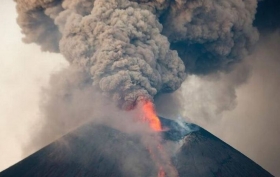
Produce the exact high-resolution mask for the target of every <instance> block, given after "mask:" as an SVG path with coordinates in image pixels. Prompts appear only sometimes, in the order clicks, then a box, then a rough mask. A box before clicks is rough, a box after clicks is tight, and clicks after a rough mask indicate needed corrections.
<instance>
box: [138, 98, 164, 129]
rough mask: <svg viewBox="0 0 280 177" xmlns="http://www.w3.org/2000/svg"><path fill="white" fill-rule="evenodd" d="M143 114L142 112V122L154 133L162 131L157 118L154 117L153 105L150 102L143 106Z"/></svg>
mask: <svg viewBox="0 0 280 177" xmlns="http://www.w3.org/2000/svg"><path fill="white" fill-rule="evenodd" d="M142 109H143V112H144V117H143V119H144V121H145V122H147V123H148V124H149V126H150V127H151V129H152V130H154V131H162V127H161V123H160V120H159V118H158V117H157V115H156V111H155V108H154V104H153V103H152V102H151V101H146V102H145V103H144V104H143V107H142Z"/></svg>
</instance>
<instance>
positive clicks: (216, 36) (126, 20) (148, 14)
mask: <svg viewBox="0 0 280 177" xmlns="http://www.w3.org/2000/svg"><path fill="white" fill-rule="evenodd" d="M256 5H257V2H256V0H246V1H234V0H228V1H211V0H204V1H201V0H200V1H184V0H177V1H168V0H166V1H133V2H132V1H128V0H106V1H101V0H95V1H90V0H64V1H60V0H52V1H51V0H40V1H39V0H38V1H28V0H24V1H17V10H18V14H19V17H18V23H19V25H20V26H21V28H22V32H23V33H24V34H25V36H26V37H25V38H24V41H26V42H28V43H30V42H35V43H37V44H39V45H41V47H42V49H43V50H47V51H55V52H61V53H62V54H63V55H64V56H65V58H66V59H67V60H68V61H69V62H70V64H71V65H75V66H78V67H80V69H81V70H82V71H83V72H86V73H87V77H90V78H91V82H92V85H93V86H94V87H96V88H98V90H100V91H101V92H102V93H104V95H107V96H109V97H110V98H113V100H114V101H115V102H116V104H118V106H119V107H121V108H123V109H131V108H133V107H135V105H136V104H137V102H138V101H139V100H140V101H141V100H142V99H149V100H153V97H154V96H155V95H157V94H159V93H163V92H172V91H175V90H177V89H178V88H179V87H180V85H181V84H182V82H183V81H184V79H185V73H195V74H206V73H209V72H214V71H217V70H228V69H230V67H231V65H232V63H235V62H238V61H239V60H241V59H242V58H243V57H244V56H246V55H247V54H249V52H250V50H251V48H252V46H253V44H254V43H255V42H256V41H257V39H258V33H257V30H256V29H255V28H254V27H253V26H252V23H253V19H254V15H255V12H256ZM177 52H178V53H177ZM178 54H179V55H178Z"/></svg>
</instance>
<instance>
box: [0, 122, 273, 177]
mask: <svg viewBox="0 0 280 177" xmlns="http://www.w3.org/2000/svg"><path fill="white" fill-rule="evenodd" d="M160 119H161V122H162V125H163V127H164V128H165V131H164V132H162V137H163V141H164V142H168V143H173V144H174V145H177V146H179V148H178V150H177V151H176V152H175V153H174V154H173V155H172V162H173V165H174V166H175V168H176V169H177V171H178V174H179V176H180V177H185V176H186V177H242V176H244V177H271V176H272V175H271V174H270V173H269V172H267V171H266V170H264V169H263V168H262V167H261V166H259V165H258V164H256V163H255V162H253V161H252V160H250V159H249V158H248V157H246V156H245V155H243V154H242V153H240V152H238V151H237V150H235V149H234V148H232V147H231V146H229V145H228V144H226V143H225V142H223V141H221V140H220V139H219V138H217V137H215V136H214V135H212V134H211V133H209V132H207V131H206V130H204V129H203V128H201V127H199V126H197V125H194V124H188V123H185V122H181V121H173V120H169V119H165V118H160ZM164 142H163V143H164ZM57 176H59V177H62V176H65V177H74V176H81V177H110V176H112V177H119V176H125V177H126V176H127V177H134V176H139V177H149V176H151V177H152V176H153V177H155V176H157V168H156V166H155V164H154V162H153V160H152V158H151V155H150V154H149V151H148V149H147V148H146V147H145V146H144V145H143V144H142V143H141V140H140V138H139V137H137V136H136V135H130V134H127V133H123V132H121V131H119V130H116V129H113V128H111V127H108V126H105V125H96V124H93V123H92V124H86V125H83V126H81V127H80V128H78V129H77V130H75V131H73V132H70V133H69V134H67V135H65V136H63V137H62V138H61V139H59V140H57V141H55V142H53V143H51V144H50V145H48V146H46V147H44V148H42V149H41V150H39V151H37V152H35V153H34V154H32V155H31V156H29V157H27V158H25V159H23V160H22V161H20V162H18V163H17V164H15V165H13V166H11V167H10V168H8V169H6V170H4V171H3V172H1V173H0V177H57Z"/></svg>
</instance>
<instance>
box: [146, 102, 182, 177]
mask: <svg viewBox="0 0 280 177" xmlns="http://www.w3.org/2000/svg"><path fill="white" fill-rule="evenodd" d="M141 110H142V112H143V114H144V115H143V117H142V121H144V122H146V123H148V125H149V127H150V128H151V129H152V130H153V131H155V132H160V131H163V128H162V126H161V122H160V120H159V118H158V116H157V115H156V111H155V108H154V104H153V103H152V102H151V101H146V102H144V103H143V104H142V105H141ZM155 141H158V142H157V147H156V148H152V147H151V146H149V145H148V146H147V148H148V150H149V153H150V154H151V157H152V159H153V160H154V161H155V162H156V164H157V166H158V177H165V176H166V175H167V173H168V174H173V175H168V176H177V170H176V169H175V168H174V167H173V165H171V162H170V159H169V158H168V156H167V154H166V152H165V151H164V149H163V147H162V145H161V141H160V140H159V139H157V138H155Z"/></svg>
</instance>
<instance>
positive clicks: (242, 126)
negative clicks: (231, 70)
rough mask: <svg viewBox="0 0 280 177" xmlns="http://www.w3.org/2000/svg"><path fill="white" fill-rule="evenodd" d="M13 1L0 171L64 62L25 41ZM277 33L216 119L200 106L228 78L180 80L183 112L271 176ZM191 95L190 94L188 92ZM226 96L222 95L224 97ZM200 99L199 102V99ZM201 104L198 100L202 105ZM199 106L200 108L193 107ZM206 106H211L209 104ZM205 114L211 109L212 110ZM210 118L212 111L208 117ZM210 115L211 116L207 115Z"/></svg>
mask: <svg viewBox="0 0 280 177" xmlns="http://www.w3.org/2000/svg"><path fill="white" fill-rule="evenodd" d="M16 16H17V15H16V11H15V3H14V2H13V1H6V0H5V1H4V2H2V4H1V6H0V21H1V23H2V28H0V34H1V36H0V40H1V42H2V45H0V57H1V60H0V72H1V74H0V140H1V144H0V152H1V153H0V171H2V170H4V169H6V168H7V167H9V166H11V165H12V164H14V163H16V162H18V161H20V160H21V159H22V158H24V157H23V156H22V148H21V147H22V146H23V145H25V144H26V143H28V142H29V141H30V132H32V130H33V129H35V127H36V126H38V125H40V121H41V120H42V119H41V117H42V115H41V114H40V109H39V104H40V95H41V92H42V88H43V87H46V86H48V80H49V78H50V75H51V74H52V73H55V72H56V71H59V70H60V69H61V68H64V67H66V66H67V65H68V64H67V62H66V61H65V59H64V58H63V57H62V56H61V55H60V54H53V53H48V52H41V51H40V48H39V47H38V46H37V45H35V44H24V43H23V42H22V41H21V38H22V34H21V33H20V28H19V27H18V25H17V24H16ZM278 48H280V35H279V33H277V34H276V33H275V34H271V35H268V36H267V37H264V38H263V39H261V42H260V43H259V45H258V46H257V48H256V51H255V52H254V53H253V54H252V55H251V56H250V57H248V59H247V60H246V61H248V62H249V66H250V68H251V73H250V77H249V79H248V81H247V82H246V83H245V84H243V85H241V86H239V87H238V88H237V90H236V100H235V101H236V105H234V106H233V107H232V109H230V110H228V111H224V112H223V113H222V114H220V115H219V116H217V115H216V114H215V115H214V116H217V118H216V119H215V120H205V119H202V118H201V119H200V117H201V116H202V115H201V114H199V113H200V111H201V109H200V108H201V107H203V106H204V107H205V106H206V107H213V106H215V104H216V103H217V102H219V101H220V100H221V99H222V98H219V97H215V96H213V97H211V96H210V98H209V102H205V101H203V100H205V96H207V95H209V94H211V93H213V95H215V93H216V92H220V91H222V90H223V88H224V87H225V85H226V84H224V83H227V82H226V81H227V80H228V79H230V76H229V75H224V76H222V79H219V80H217V81H215V80H205V79H200V78H197V77H195V76H191V77H189V78H188V79H187V81H186V82H185V83H184V84H183V88H182V92H183V93H185V94H183V95H184V99H185V105H186V106H187V107H188V109H186V111H188V112H190V115H191V117H198V118H197V119H196V120H193V121H194V122H195V123H198V124H199V125H201V126H202V127H204V128H206V129H207V130H209V131H210V132H212V133H213V134H214V135H216V136H218V137H219V138H221V139H222V140H224V141H225V142H227V143H228V144H230V145H231V146H233V147H234V148H236V149H237V150H239V151H241V152H242V153H244V154H245V155H246V156H248V157H249V158H251V159H252V160H254V161H255V162H257V163H258V164H260V165H261V166H262V167H264V168H265V169H266V170H268V171H269V172H271V173H272V174H273V175H275V176H280V170H279V169H278V166H279V165H280V160H279V159H280V150H279V149H280V147H279V146H280V138H279V135H280V130H279V128H278V127H280V121H279V115H280V109H279V105H280V94H279V93H278V92H279V89H280V78H279V76H280V73H279V66H280V59H279V57H278V56H279V54H280V53H279V51H278ZM193 95H195V97H194V96H193ZM225 98H226V96H225ZM198 103H200V104H198ZM202 103H203V104H205V105H203V104H202ZM199 106H200V108H198V107H199ZM209 110H210V109H209ZM209 110H208V113H209V114H211V110H210V111H209ZM210 117H211V116H210ZM212 117H213V116H212Z"/></svg>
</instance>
